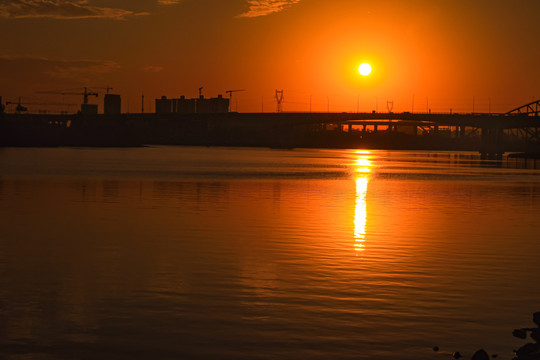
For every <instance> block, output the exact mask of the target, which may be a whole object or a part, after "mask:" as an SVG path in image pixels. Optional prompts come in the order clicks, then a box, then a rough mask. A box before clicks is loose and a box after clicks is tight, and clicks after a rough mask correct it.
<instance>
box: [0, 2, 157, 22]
mask: <svg viewBox="0 0 540 360" xmlns="http://www.w3.org/2000/svg"><path fill="white" fill-rule="evenodd" d="M136 15H147V13H135V12H133V11H130V10H125V9H118V8H107V7H98V6H91V5H89V4H88V0H1V2H0V18H8V19H9V18H13V19H22V18H53V19H88V18H104V19H115V20H123V19H125V18H126V17H128V16H136Z"/></svg>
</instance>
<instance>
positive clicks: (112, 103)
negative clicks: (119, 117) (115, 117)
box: [103, 94, 122, 114]
mask: <svg viewBox="0 0 540 360" xmlns="http://www.w3.org/2000/svg"><path fill="white" fill-rule="evenodd" d="M121 111H122V99H121V97H120V95H115V94H105V99H104V100H103V113H104V114H120V112H121Z"/></svg>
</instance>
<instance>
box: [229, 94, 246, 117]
mask: <svg viewBox="0 0 540 360" xmlns="http://www.w3.org/2000/svg"><path fill="white" fill-rule="evenodd" d="M240 91H246V90H245V89H239V90H227V91H225V93H226V94H229V112H231V108H232V94H233V93H235V92H240ZM236 111H238V109H237V110H236Z"/></svg>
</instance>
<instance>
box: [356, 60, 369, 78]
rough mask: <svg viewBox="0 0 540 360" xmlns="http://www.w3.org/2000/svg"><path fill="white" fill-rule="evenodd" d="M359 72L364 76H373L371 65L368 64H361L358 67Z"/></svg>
mask: <svg viewBox="0 0 540 360" xmlns="http://www.w3.org/2000/svg"><path fill="white" fill-rule="evenodd" d="M358 72H359V73H360V75H362V76H368V75H369V74H371V65H369V64H368V63H363V64H361V65H360V66H359V67H358Z"/></svg>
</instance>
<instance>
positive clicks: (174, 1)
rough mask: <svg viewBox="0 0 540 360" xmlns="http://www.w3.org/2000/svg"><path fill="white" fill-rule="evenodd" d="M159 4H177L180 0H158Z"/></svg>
mask: <svg viewBox="0 0 540 360" xmlns="http://www.w3.org/2000/svg"><path fill="white" fill-rule="evenodd" d="M158 4H159V5H176V4H180V0H158Z"/></svg>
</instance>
